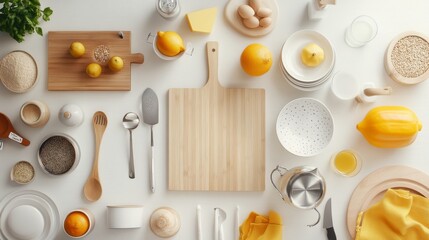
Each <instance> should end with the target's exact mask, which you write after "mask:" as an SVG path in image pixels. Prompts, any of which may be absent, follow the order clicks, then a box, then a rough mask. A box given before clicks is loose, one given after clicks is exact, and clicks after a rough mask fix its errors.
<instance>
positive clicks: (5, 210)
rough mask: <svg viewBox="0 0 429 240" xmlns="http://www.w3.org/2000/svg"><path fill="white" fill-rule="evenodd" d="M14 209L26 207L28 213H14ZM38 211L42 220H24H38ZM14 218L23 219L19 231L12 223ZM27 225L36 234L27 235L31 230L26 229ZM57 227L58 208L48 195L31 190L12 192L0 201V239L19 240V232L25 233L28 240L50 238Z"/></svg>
mask: <svg viewBox="0 0 429 240" xmlns="http://www.w3.org/2000/svg"><path fill="white" fill-rule="evenodd" d="M16 209H19V210H23V209H24V210H25V209H28V215H26V213H25V212H22V211H21V212H20V213H19V215H15V214H16V212H17V211H14V210H16ZM38 213H40V214H41V216H42V218H41V219H43V220H41V219H40V220H41V221H40V222H38V223H34V222H30V221H28V222H25V220H35V219H36V220H39V218H38V217H37V215H38ZM26 217H27V218H26ZM16 219H23V222H22V223H21V227H22V228H23V230H22V232H19V229H18V227H16V225H13V222H14V221H16ZM11 222H12V223H11ZM11 224H12V226H11ZM29 227H32V228H33V232H35V233H37V232H38V234H37V235H35V236H31V237H29V235H28V234H29V233H30V232H31V231H29V230H28V228H29ZM59 227H60V215H59V212H58V208H57V207H56V205H55V203H54V202H53V201H52V200H51V199H50V198H49V197H48V196H46V195H45V194H43V193H41V192H38V191H33V190H24V191H18V192H12V193H11V194H9V195H7V196H6V197H4V198H3V199H2V200H1V202H0V236H1V239H8V240H19V239H22V237H20V236H19V234H22V235H27V239H29V240H52V239H54V238H55V237H56V234H57V232H58V229H59ZM39 228H40V229H39ZM41 228H43V229H41Z"/></svg>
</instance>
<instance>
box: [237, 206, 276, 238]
mask: <svg viewBox="0 0 429 240" xmlns="http://www.w3.org/2000/svg"><path fill="white" fill-rule="evenodd" d="M282 227H283V226H282V217H281V216H280V215H279V214H278V213H276V212H274V211H270V212H269V213H268V217H265V216H262V215H259V214H257V213H255V212H251V213H250V214H249V216H248V217H247V219H246V220H245V221H244V222H243V224H241V226H240V240H282V231H283V229H282Z"/></svg>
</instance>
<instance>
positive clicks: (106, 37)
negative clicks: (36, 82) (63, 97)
mask: <svg viewBox="0 0 429 240" xmlns="http://www.w3.org/2000/svg"><path fill="white" fill-rule="evenodd" d="M122 33H123V38H121V37H120V35H119V32H118V31H90V32H89V31H88V32H72V31H67V32H49V33H48V90H50V91H68V90H70V91H71V90H73V91H129V90H131V63H139V64H141V63H143V61H144V57H143V54H141V53H136V54H131V32H129V31H124V32H122ZM74 41H78V42H82V43H83V45H84V46H85V50H86V52H85V55H84V56H82V57H81V58H78V59H76V58H73V57H72V56H70V54H69V52H68V49H69V47H70V44H71V43H72V42H74ZM100 45H105V46H107V47H108V48H109V50H110V55H109V56H119V57H121V58H122V59H123V60H124V68H123V69H122V70H121V71H120V72H117V73H114V72H112V71H110V69H109V68H108V67H107V65H103V66H102V67H103V72H102V74H101V76H100V77H98V78H95V79H94V78H90V77H89V76H88V75H87V74H86V73H85V69H86V66H87V65H88V64H89V63H91V62H95V59H94V49H96V47H97V46H100Z"/></svg>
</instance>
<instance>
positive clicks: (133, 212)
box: [107, 205, 143, 228]
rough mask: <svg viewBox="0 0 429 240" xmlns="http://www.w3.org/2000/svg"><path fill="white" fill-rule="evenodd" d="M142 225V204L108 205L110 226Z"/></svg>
mask: <svg viewBox="0 0 429 240" xmlns="http://www.w3.org/2000/svg"><path fill="white" fill-rule="evenodd" d="M142 225H143V206H142V205H114V206H107V226H108V227H109V228H140V227H141V226H142Z"/></svg>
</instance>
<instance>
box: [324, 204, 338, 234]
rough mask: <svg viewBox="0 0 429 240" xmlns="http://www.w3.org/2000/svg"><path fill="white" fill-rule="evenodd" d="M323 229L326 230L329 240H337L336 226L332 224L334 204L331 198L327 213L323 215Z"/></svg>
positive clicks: (326, 206)
mask: <svg viewBox="0 0 429 240" xmlns="http://www.w3.org/2000/svg"><path fill="white" fill-rule="evenodd" d="M323 228H325V229H326V233H327V236H328V239H329V240H337V236H336V235H335V231H334V224H333V223H332V203H331V198H330V199H329V200H328V201H327V202H326V205H325V213H324V215H323Z"/></svg>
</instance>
